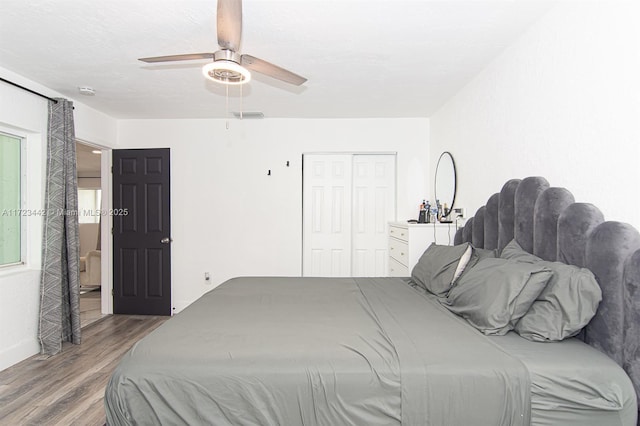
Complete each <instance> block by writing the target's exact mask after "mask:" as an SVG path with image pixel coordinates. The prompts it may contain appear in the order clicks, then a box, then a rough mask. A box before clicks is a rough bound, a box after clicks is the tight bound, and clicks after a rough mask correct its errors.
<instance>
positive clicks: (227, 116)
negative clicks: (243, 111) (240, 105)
mask: <svg viewBox="0 0 640 426" xmlns="http://www.w3.org/2000/svg"><path fill="white" fill-rule="evenodd" d="M226 88H227V90H226V92H227V95H226V96H225V103H226V107H225V118H226V119H227V130H229V86H226Z"/></svg>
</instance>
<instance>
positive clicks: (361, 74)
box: [0, 0, 554, 118]
mask: <svg viewBox="0 0 640 426" xmlns="http://www.w3.org/2000/svg"><path fill="white" fill-rule="evenodd" d="M553 4H554V1H546V0H517V1H515V0H493V1H487V0H473V1H458V0H447V1H444V0H442V1H405V0H371V1H363V0H340V1H327V0H322V1H319V0H285V1H272V0H245V1H244V27H243V34H242V44H241V52H242V53H248V54H251V55H254V56H257V57H259V58H261V59H265V60H267V61H270V62H273V63H275V64H277V65H280V66H282V67H284V68H287V69H289V70H291V71H293V72H296V73H298V74H301V75H303V76H305V77H307V78H308V79H309V81H308V82H307V83H305V84H304V85H303V86H300V87H295V86H290V85H287V84H285V83H281V82H279V81H277V80H274V79H271V78H269V77H265V76H261V75H259V74H256V73H253V80H252V81H251V82H250V83H249V84H247V85H244V86H243V89H242V90H243V96H242V99H241V98H240V89H239V88H238V87H237V86H236V87H231V88H230V89H229V104H230V105H229V110H230V111H238V110H240V108H242V109H243V110H244V111H262V112H264V114H265V117H302V118H319V117H345V118H353V117H428V116H430V115H431V114H432V113H434V112H435V111H436V110H437V109H438V108H439V107H440V106H441V105H442V104H443V102H445V101H446V100H447V99H448V98H450V97H451V96H452V95H453V94H455V93H456V92H457V91H458V90H459V89H460V88H461V87H463V86H464V85H465V84H466V83H467V82H469V80H470V79H471V78H473V76H475V75H476V74H477V73H478V72H479V71H480V70H482V68H483V67H484V66H486V65H487V64H488V62H489V61H491V59H493V58H494V57H496V56H497V55H498V54H499V53H500V52H501V51H503V50H504V49H505V48H506V47H507V46H509V44H511V43H512V42H513V41H514V40H515V38H517V37H518V36H519V35H520V34H521V33H522V32H523V31H524V30H525V29H526V28H527V27H528V26H530V25H531V24H532V23H533V22H534V21H535V20H536V19H538V18H539V17H540V16H541V15H542V14H544V13H545V12H546V11H547V10H549V8H550V7H552V5H553ZM215 22H216V2H215V0H207V1H201V0H173V1H168V0H127V1H125V0H102V1H94V0H30V1H25V0H1V5H0V67H3V68H6V69H8V70H11V71H14V72H16V73H18V74H21V75H23V76H25V77H27V78H29V79H31V80H34V81H37V82H39V83H41V84H43V85H45V86H47V87H50V88H51V89H54V90H56V91H58V92H60V93H62V94H64V95H66V96H69V97H73V98H76V99H78V100H79V101H82V102H84V103H86V104H87V105H89V106H91V107H93V108H95V109H97V110H100V111H102V112H104V113H106V114H108V115H110V116H113V117H115V118H222V117H225V113H226V96H225V90H226V87H225V86H221V85H218V84H216V83H214V82H210V81H208V80H205V78H204V77H203V76H202V74H201V70H200V69H201V67H202V65H204V64H205V63H206V61H189V62H179V63H171V64H159V65H150V64H145V63H142V62H139V61H138V60H137V58H140V57H148V56H160V55H173V54H181V53H200V52H213V51H215V50H218V48H217V42H216V31H215ZM0 84H4V83H0ZM78 86H91V87H93V88H94V89H95V91H96V95H95V96H94V97H81V96H80V95H79V94H78V91H77V87H78ZM241 102H242V105H241Z"/></svg>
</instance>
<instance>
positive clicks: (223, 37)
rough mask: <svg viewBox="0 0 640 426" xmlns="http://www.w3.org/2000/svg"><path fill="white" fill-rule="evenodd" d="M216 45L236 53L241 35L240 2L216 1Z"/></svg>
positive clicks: (231, 0) (239, 0)
mask: <svg viewBox="0 0 640 426" xmlns="http://www.w3.org/2000/svg"><path fill="white" fill-rule="evenodd" d="M217 13H218V17H217V21H218V22H217V24H216V25H217V28H218V44H219V45H220V47H221V48H223V49H229V50H233V51H236V50H238V48H239V47H240V36H241V35H242V0H218V12H217Z"/></svg>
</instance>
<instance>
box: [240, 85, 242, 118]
mask: <svg viewBox="0 0 640 426" xmlns="http://www.w3.org/2000/svg"><path fill="white" fill-rule="evenodd" d="M242 86H243V85H240V120H242V118H243V116H242V114H243V107H242Z"/></svg>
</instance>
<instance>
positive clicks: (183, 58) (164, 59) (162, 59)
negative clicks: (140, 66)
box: [138, 53, 213, 63]
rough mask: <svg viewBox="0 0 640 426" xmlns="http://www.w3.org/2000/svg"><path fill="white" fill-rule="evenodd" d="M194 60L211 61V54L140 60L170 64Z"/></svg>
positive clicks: (189, 54) (142, 59) (191, 54)
mask: <svg viewBox="0 0 640 426" xmlns="http://www.w3.org/2000/svg"><path fill="white" fill-rule="evenodd" d="M194 59H213V53H187V54H185V55H171V56H154V57H152V58H140V59H138V60H139V61H142V62H148V63H153V62H172V61H191V60H194Z"/></svg>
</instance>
